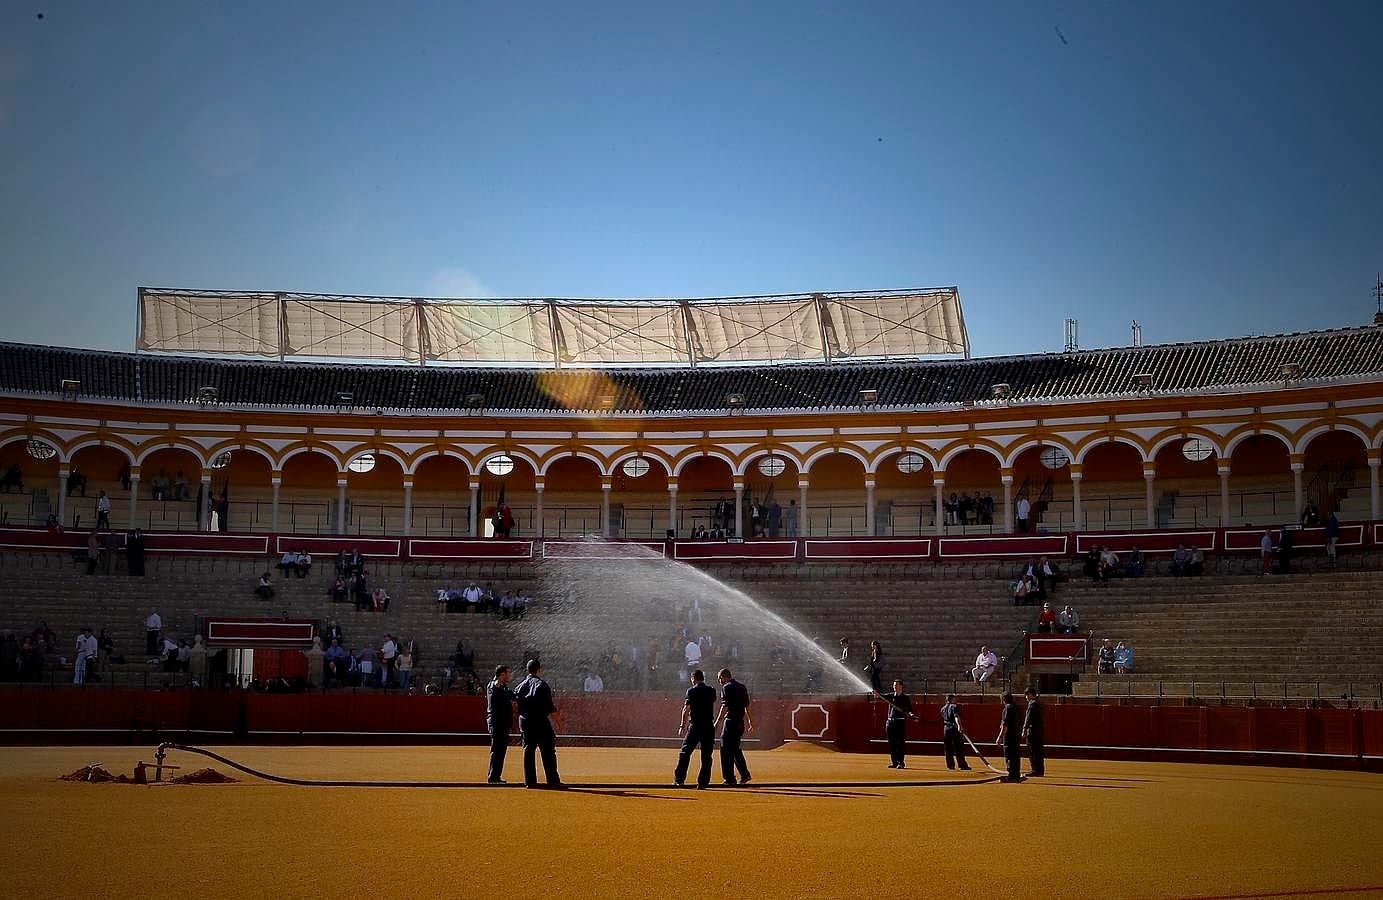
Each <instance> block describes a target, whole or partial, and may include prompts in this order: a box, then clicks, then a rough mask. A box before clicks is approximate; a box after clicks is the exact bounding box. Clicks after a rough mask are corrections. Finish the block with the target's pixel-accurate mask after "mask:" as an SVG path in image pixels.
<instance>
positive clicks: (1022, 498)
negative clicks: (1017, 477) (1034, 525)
mask: <svg viewBox="0 0 1383 900" xmlns="http://www.w3.org/2000/svg"><path fill="white" fill-rule="evenodd" d="M1016 512H1017V518H1018V532H1019V533H1020V534H1025V533H1027V530H1028V517H1029V516H1031V515H1032V504H1031V503H1029V502H1028V495H1027V494H1019V495H1018V507H1017V510H1016Z"/></svg>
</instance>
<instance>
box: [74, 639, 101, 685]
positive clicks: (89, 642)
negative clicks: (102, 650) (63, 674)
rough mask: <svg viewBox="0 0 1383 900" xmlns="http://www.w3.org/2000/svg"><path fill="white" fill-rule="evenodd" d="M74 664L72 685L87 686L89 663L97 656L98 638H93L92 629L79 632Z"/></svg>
mask: <svg viewBox="0 0 1383 900" xmlns="http://www.w3.org/2000/svg"><path fill="white" fill-rule="evenodd" d="M74 649H75V652H74V657H73V662H72V683H73V684H86V666H87V661H88V660H90V659H93V658H95V656H96V652H97V651H96V638H94V637H92V634H91V629H90V628H85V627H84V628H82V630H81V631H79V632H77V641H76V647H75V648H74Z"/></svg>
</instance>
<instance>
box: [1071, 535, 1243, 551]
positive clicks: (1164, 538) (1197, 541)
mask: <svg viewBox="0 0 1383 900" xmlns="http://www.w3.org/2000/svg"><path fill="white" fill-rule="evenodd" d="M1178 544H1185V545H1186V546H1187V548H1188V549H1191V550H1195V549H1197V548H1199V549H1201V550H1204V551H1206V552H1207V553H1208V552H1210V551H1212V550H1214V549H1215V546H1216V541H1215V531H1214V529H1209V530H1204V531H1136V532H1134V531H1103V532H1087V533H1083V534H1078V535H1076V555H1077V556H1079V555H1080V554H1082V553H1089V552H1090V550H1091V549H1092V548H1094V547H1108V548H1109V549H1111V550H1113V551H1114V552H1116V553H1123V552H1125V551H1128V550H1132V549H1134V548H1135V547H1137V548H1138V550H1139V551H1140V552H1142V553H1145V554H1153V553H1169V554H1170V553H1174V552H1176V549H1177V545H1178Z"/></svg>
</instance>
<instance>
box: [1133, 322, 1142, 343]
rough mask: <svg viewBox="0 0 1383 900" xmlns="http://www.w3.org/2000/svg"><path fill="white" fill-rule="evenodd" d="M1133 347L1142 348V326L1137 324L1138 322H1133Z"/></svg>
mask: <svg viewBox="0 0 1383 900" xmlns="http://www.w3.org/2000/svg"><path fill="white" fill-rule="evenodd" d="M1133 346H1135V347H1141V346H1143V326H1142V325H1139V324H1138V320H1137V319H1134V320H1133Z"/></svg>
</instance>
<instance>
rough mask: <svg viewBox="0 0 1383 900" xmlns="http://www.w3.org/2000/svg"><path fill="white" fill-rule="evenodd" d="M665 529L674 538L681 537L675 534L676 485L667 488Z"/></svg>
mask: <svg viewBox="0 0 1383 900" xmlns="http://www.w3.org/2000/svg"><path fill="white" fill-rule="evenodd" d="M667 529H668V531H671V532H672V536H673V537H674V538H676V537H681V535H679V534H678V533H677V485H675V484H670V485H668V486H667Z"/></svg>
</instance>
